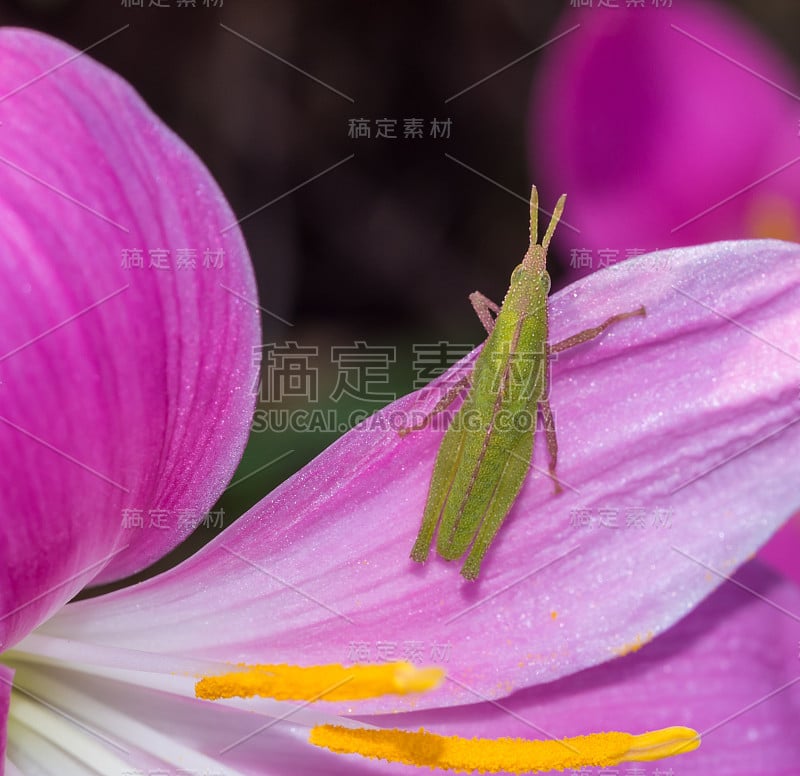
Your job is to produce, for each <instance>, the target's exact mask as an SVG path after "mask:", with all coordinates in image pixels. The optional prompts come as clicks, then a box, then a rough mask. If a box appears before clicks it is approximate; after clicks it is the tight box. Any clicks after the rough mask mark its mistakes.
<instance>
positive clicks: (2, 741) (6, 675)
mask: <svg viewBox="0 0 800 776" xmlns="http://www.w3.org/2000/svg"><path fill="white" fill-rule="evenodd" d="M13 679H14V672H13V671H12V670H11V669H10V668H8V667H7V666H4V665H2V664H1V663H0V776H3V763H4V762H5V759H6V745H7V743H8V706H9V703H10V702H11V685H12V681H13Z"/></svg>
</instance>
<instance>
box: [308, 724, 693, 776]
mask: <svg viewBox="0 0 800 776" xmlns="http://www.w3.org/2000/svg"><path fill="white" fill-rule="evenodd" d="M309 740H310V742H311V743H312V744H315V745H316V746H321V747H324V748H326V749H330V750H331V751H333V752H336V753H338V754H360V755H362V756H363V757H372V758H377V759H381V760H387V761H389V762H395V763H404V764H406V765H416V766H427V767H429V768H441V769H444V770H449V771H479V772H480V773H496V772H498V771H506V772H508V773H531V772H537V771H551V770H558V771H561V770H564V769H566V768H583V767H588V766H600V767H605V766H608V765H618V764H619V763H623V762H631V761H641V760H660V759H663V758H665V757H671V756H673V755H676V754H683V753H684V752H690V751H692V750H693V749H696V748H697V747H698V746H700V736H699V735H698V734H697V733H696V732H695V731H694V730H692V729H691V728H686V727H670V728H664V729H663V730H655V731H653V732H651V733H643V734H641V735H638V736H634V735H631V734H630V733H596V734H593V735H588V736H575V737H573V738H563V739H560V740H553V741H529V740H526V739H522V738H498V739H491V738H459V737H457V736H439V735H436V734H434V733H428V732H426V731H425V730H424V729H423V728H420V730H419V732H416V733H412V732H408V731H405V730H378V729H368V728H347V727H341V726H339V725H317V726H316V727H314V728H312V729H311V735H310V737H309Z"/></svg>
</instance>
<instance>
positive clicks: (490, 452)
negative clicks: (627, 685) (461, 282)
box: [399, 186, 645, 580]
mask: <svg viewBox="0 0 800 776" xmlns="http://www.w3.org/2000/svg"><path fill="white" fill-rule="evenodd" d="M565 200H566V195H562V196H561V198H560V199H559V200H558V202H557V204H556V207H555V210H554V212H553V215H552V217H551V219H550V224H549V225H548V227H547V231H546V232H545V235H544V238H543V240H542V242H541V244H538V242H537V240H538V234H537V232H538V225H537V222H538V210H539V201H538V194H537V192H536V187H535V186H534V187H533V189H532V191H531V226H530V246H529V248H528V250H527V252H526V253H525V256H524V257H523V259H522V263H521V264H520V265H518V266H517V267H516V269H515V270H514V272H513V274H512V275H511V284H510V286H509V289H508V291H507V293H506V296H505V299H504V300H503V305H502V307H500V306H498V305H496V304H495V303H494V302H492V301H491V299H489V298H488V297H486V296H484V295H483V294H481V293H480V292H479V291H475V292H474V293H472V294H470V297H469V299H470V302H471V303H472V306H473V308H474V309H475V312H476V314H477V316H478V318H479V319H480V321H481V323H482V324H483V326H484V328H485V329H486V331H487V332H488V334H489V337H488V339H487V340H486V343H485V344H484V346H483V350H482V351H481V353H480V355H479V356H478V358H477V359H476V361H475V364H474V366H473V368H472V373H471V375H468V376H466V377H464V378H462V379H461V380H460V381H459V382H458V383H456V384H455V385H454V386H453V387H452V388H451V390H449V391H447V393H446V394H445V395H444V396H443V397H442V399H441V400H440V401H439V402H438V403H437V404H436V406H435V407H434V408H433V410H432V412H431V413H430V414H429V415H428V416H427V417H426V418H425V419H424V420H422V422H420V423H418V424H416V425H414V426H407V427H405V428H403V429H400V432H399V433H400V435H401V436H405V435H406V434H408V433H410V432H412V431H417V430H419V429H421V428H424V427H425V426H427V425H428V422H429V421H430V419H431V417H432V416H433V415H436V414H437V413H440V412H443V411H444V410H445V409H446V408H447V407H448V406H449V405H450V404H452V403H453V401H455V400H456V398H458V396H459V395H461V394H462V393H463V391H464V390H468V393H467V396H466V398H465V399H464V403H463V404H462V405H461V408H460V409H459V410H458V412H457V413H456V415H455V416H454V418H453V421H452V423H451V425H450V427H449V428H448V429H447V432H446V433H445V435H444V439H443V440H442V444H441V446H440V447H439V454H438V456H437V458H436V464H435V465H434V468H433V476H432V477H431V484H430V489H429V491H428V500H427V503H426V505H425V512H424V515H423V518H422V525H421V527H420V530H419V534H418V536H417V540H416V542H415V543H414V548H413V550H412V551H411V557H412V559H413V560H415V561H417V562H419V563H424V562H425V561H426V560H427V559H428V552H429V550H430V546H431V542H432V540H433V534H434V532H435V531H436V529H437V527H438V534H437V537H436V551H437V552H438V553H439V555H440V556H441V557H443V558H445V559H446V560H457V559H458V558H461V557H462V556H463V555H464V553H466V552H467V550H468V549H469V554H468V555H467V559H466V561H465V562H464V565H463V567H462V569H461V574H462V576H464V577H465V578H466V579H469V580H474V579H477V577H478V574H479V573H480V568H481V561H482V560H483V557H484V555H485V554H486V551H487V550H488V549H489V547H490V546H491V544H492V542H493V541H494V538H495V536H496V535H497V532H498V531H499V529H500V526H501V525H502V524H503V521H504V520H505V518H506V516H507V515H508V513H509V511H510V510H511V507H512V506H513V504H514V501H515V500H516V498H517V495H518V494H519V492H520V489H521V488H522V484H523V482H524V481H525V477H526V476H527V474H528V469H529V468H530V465H531V462H532V459H533V439H534V432H535V430H536V418H537V411H538V410H539V409H541V412H542V420H543V422H544V431H545V437H546V441H547V452H548V457H549V476H550V477H551V478H552V479H553V482H554V484H555V490H556V493H560V492H561V485H560V483H559V481H558V479H557V478H556V462H557V459H558V442H557V439H556V428H555V421H554V419H553V411H552V409H551V407H550V402H549V398H548V383H549V376H548V359H549V356H551V355H552V354H554V353H559V352H561V351H562V350H566V349H567V348H572V347H574V346H576V345H580V344H582V343H584V342H587V341H589V340H591V339H594V338H595V337H597V336H598V335H599V334H601V333H602V332H604V331H605V330H606V329H607V328H608V327H609V326H612V325H613V324H615V323H617V322H618V321H621V320H624V319H625V318H630V317H632V316H637V315H642V316H643V315H645V309H644V307H639V308H638V309H636V310H633V311H631V312H628V313H621V314H618V315H612V316H611V317H610V318H608V319H607V320H605V321H603V323H601V324H600V325H599V326H595V327H593V328H591V329H586V330H585V331H582V332H579V333H578V334H574V335H572V336H571V337H568V338H567V339H565V340H562V341H561V342H557V343H556V344H555V345H550V344H549V343H548V323H547V295H548V293H549V291H550V276H549V275H548V274H547V269H546V261H547V248H548V246H549V245H550V240H551V239H552V237H553V232H554V231H555V228H556V224H557V223H558V221H559V219H560V217H561V214H562V212H563V211H564V202H565ZM491 313H494V314H495V317H493V316H492V314H491ZM499 419H505V421H506V422H504V423H502V424H501V423H499V422H498V420H499ZM509 419H511V420H513V419H517V420H522V419H524V420H525V421H526V422H510V423H509V422H508V420H509ZM470 545H472V546H471V549H470Z"/></svg>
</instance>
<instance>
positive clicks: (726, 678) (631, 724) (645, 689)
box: [350, 564, 800, 776]
mask: <svg viewBox="0 0 800 776" xmlns="http://www.w3.org/2000/svg"><path fill="white" fill-rule="evenodd" d="M735 581H736V582H737V583H738V585H744V586H746V587H747V588H749V590H751V591H753V593H755V594H756V595H754V594H753V593H751V592H748V591H747V590H745V589H744V588H743V587H739V586H738V585H737V584H734V583H728V584H724V585H722V586H721V587H720V588H719V589H718V590H717V591H715V592H714V593H713V594H712V595H711V596H709V597H708V599H707V600H705V601H704V602H703V603H702V604H700V606H698V607H697V609H695V610H694V611H693V612H692V613H691V614H689V615H688V616H687V617H685V618H684V619H683V620H681V621H680V622H679V623H677V624H676V625H674V626H673V627H672V628H670V629H669V630H667V631H666V632H665V633H663V634H662V635H660V636H659V637H658V638H657V639H655V640H654V641H653V642H652V643H649V644H646V645H645V646H643V647H642V649H641V650H639V651H637V652H635V653H633V654H629V655H626V656H625V657H623V658H620V659H618V660H614V661H612V662H610V663H606V664H604V665H602V666H597V667H595V668H591V669H588V670H586V671H583V672H581V673H578V674H574V675H572V676H568V677H565V678H563V679H561V680H559V681H556V682H553V683H551V684H547V685H544V686H540V687H532V688H529V689H526V690H522V691H520V692H518V693H516V694H514V695H512V696H511V697H510V698H505V699H503V700H502V701H500V704H499V705H492V704H489V703H482V704H476V705H472V706H463V707H460V708H451V709H436V710H430V711H425V712H417V713H409V714H401V715H397V716H392V717H391V720H390V721H391V724H392V725H396V726H398V727H401V728H406V729H409V730H415V729H418V728H419V727H420V726H424V727H425V728H426V729H430V730H433V731H435V732H438V733H442V734H445V735H450V734H454V735H463V736H490V737H495V736H519V737H522V738H540V737H543V733H542V731H546V734H545V735H550V736H553V737H563V736H571V735H578V734H581V733H584V732H588V731H599V730H628V731H630V732H641V731H644V730H655V729H658V728H661V727H669V726H670V725H688V726H690V727H693V728H695V729H696V730H697V731H699V732H700V733H701V734H703V742H702V744H701V746H700V748H699V749H698V750H697V751H695V752H692V753H690V754H685V755H681V756H680V757H678V758H677V759H676V760H674V761H671V762H669V763H666V762H665V763H663V764H662V766H661V767H662V769H663V770H662V772H665V771H667V769H668V768H669V767H672V768H673V769H674V772H675V773H676V774H677V773H680V774H681V776H694V775H695V774H697V775H698V776H701V774H709V773H724V774H726V775H727V776H751V775H752V774H755V773H769V774H774V776H790V775H791V774H795V773H796V772H797V763H798V762H800V742H799V741H798V739H797V736H796V727H797V718H798V714H800V684H798V682H800V667H799V666H798V661H797V643H798V638H800V624H799V623H800V588H798V587H797V586H796V585H795V584H793V583H791V582H789V581H788V580H783V579H781V578H780V577H778V576H777V575H775V574H774V573H773V572H771V571H769V570H768V569H766V568H765V567H763V566H759V565H758V564H749V565H748V566H745V567H744V568H743V569H741V570H740V571H739V573H738V574H737V575H736V577H735ZM757 596H763V598H758V597H757ZM452 678H453V679H454V680H458V679H459V675H458V674H457V673H454V674H453V677H452ZM463 681H467V680H466V679H464V680H463ZM365 721H368V722H371V723H374V724H381V725H384V724H386V723H387V718H386V717H375V718H367V719H366V720H365ZM350 759H351V760H353V761H355V758H350ZM628 767H630V768H631V769H633V767H634V766H633V765H631V766H628ZM645 773H651V771H650V770H647V769H645Z"/></svg>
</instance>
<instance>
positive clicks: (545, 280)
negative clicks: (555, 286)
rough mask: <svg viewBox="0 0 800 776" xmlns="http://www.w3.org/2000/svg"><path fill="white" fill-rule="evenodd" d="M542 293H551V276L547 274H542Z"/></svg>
mask: <svg viewBox="0 0 800 776" xmlns="http://www.w3.org/2000/svg"><path fill="white" fill-rule="evenodd" d="M542 291H544V293H545V294H549V293H550V275H548V274H547V272H544V273H542Z"/></svg>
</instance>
